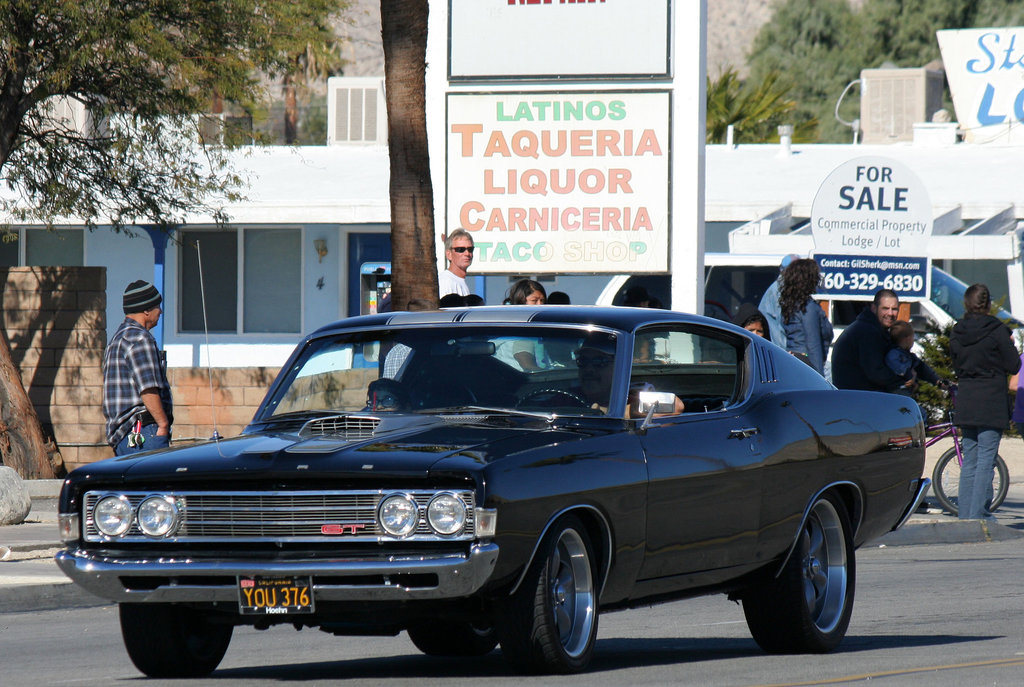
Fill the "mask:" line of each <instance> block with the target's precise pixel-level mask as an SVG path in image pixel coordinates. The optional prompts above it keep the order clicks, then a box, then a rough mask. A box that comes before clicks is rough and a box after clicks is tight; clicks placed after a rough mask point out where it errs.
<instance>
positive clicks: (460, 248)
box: [452, 246, 473, 253]
mask: <svg viewBox="0 0 1024 687" xmlns="http://www.w3.org/2000/svg"><path fill="white" fill-rule="evenodd" d="M452 250H453V251H455V252H456V253H466V252H469V253H472V252H473V246H454V247H452Z"/></svg>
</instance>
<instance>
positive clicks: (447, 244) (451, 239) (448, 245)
mask: <svg viewBox="0 0 1024 687" xmlns="http://www.w3.org/2000/svg"><path fill="white" fill-rule="evenodd" d="M463 236H465V237H466V238H467V239H469V243H470V245H473V246H475V245H476V243H475V242H474V241H473V235H472V234H470V233H469V232H468V231H466V230H465V229H456V230H455V231H453V232H452V233H450V234H448V237H447V238H445V240H444V250H445V252H446V253H447V252H448V251H450V250H451V249H452V244H453V243H455V239H458V238H462V237H463Z"/></svg>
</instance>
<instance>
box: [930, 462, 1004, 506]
mask: <svg viewBox="0 0 1024 687" xmlns="http://www.w3.org/2000/svg"><path fill="white" fill-rule="evenodd" d="M1009 490H1010V471H1009V469H1008V468H1007V467H1006V461H1005V460H1003V457H1002V456H1000V455H996V462H995V469H994V470H993V471H992V502H991V504H989V506H988V511H989V512H990V513H994V512H995V511H996V510H997V509H998V508H999V506H1001V505H1003V501H1005V500H1006V493H1007V492H1008V491H1009ZM932 491H933V492H935V498H937V499H938V500H939V503H941V504H942V507H943V508H945V509H946V510H947V511H948V512H950V513H952V514H953V515H957V514H958V513H959V512H960V507H959V505H958V499H957V495H958V494H959V493H960V461H959V460H957V458H956V448H951V449H948V450H947V451H946V452H945V453H943V454H942V456H941V457H939V460H938V461H937V462H936V463H935V468H934V469H933V470H932Z"/></svg>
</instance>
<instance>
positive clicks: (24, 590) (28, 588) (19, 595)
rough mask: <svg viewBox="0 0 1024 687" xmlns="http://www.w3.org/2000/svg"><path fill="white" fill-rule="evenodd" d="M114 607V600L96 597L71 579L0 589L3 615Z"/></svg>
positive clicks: (0, 606)
mask: <svg viewBox="0 0 1024 687" xmlns="http://www.w3.org/2000/svg"><path fill="white" fill-rule="evenodd" d="M112 604H113V602H112V601H109V600H107V599H103V598H100V597H98V596H94V595H93V594H90V593H89V592H87V591H85V590H84V589H82V588H81V587H79V586H78V585H76V584H74V583H73V582H71V581H70V580H68V581H67V582H43V583H35V584H25V585H16V586H11V587H4V588H0V614H4V613H30V612H34V611H54V610H60V609H65V608H92V607H94V606H109V605H112Z"/></svg>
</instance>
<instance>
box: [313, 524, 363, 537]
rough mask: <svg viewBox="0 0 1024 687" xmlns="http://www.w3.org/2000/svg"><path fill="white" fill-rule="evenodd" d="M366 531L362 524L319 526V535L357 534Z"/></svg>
mask: <svg viewBox="0 0 1024 687" xmlns="http://www.w3.org/2000/svg"><path fill="white" fill-rule="evenodd" d="M365 529H366V525H365V524H363V523H361V522H360V523H352V524H351V525H321V526H320V533H321V534H359V532H361V531H362V530H365Z"/></svg>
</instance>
